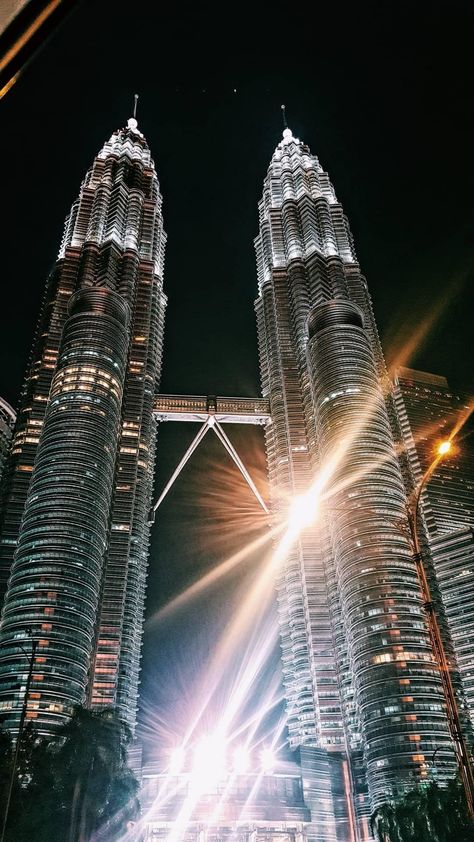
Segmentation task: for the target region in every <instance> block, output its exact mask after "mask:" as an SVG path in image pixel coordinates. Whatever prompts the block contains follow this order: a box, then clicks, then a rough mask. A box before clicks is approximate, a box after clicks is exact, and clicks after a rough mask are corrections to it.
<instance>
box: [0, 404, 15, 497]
mask: <svg viewBox="0 0 474 842" xmlns="http://www.w3.org/2000/svg"><path fill="white" fill-rule="evenodd" d="M15 418H16V413H15V410H14V409H13V408H12V407H11V406H10V404H9V403H7V401H6V400H4V399H3V398H0V506H1V493H2V492H1V489H2V477H3V471H4V468H5V464H6V461H7V457H8V452H9V450H10V442H11V438H12V432H13V427H14V425H15Z"/></svg>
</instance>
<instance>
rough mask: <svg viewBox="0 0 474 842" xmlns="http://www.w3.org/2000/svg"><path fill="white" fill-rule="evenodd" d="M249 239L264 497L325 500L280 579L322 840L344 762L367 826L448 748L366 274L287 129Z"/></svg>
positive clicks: (344, 825) (297, 726)
mask: <svg viewBox="0 0 474 842" xmlns="http://www.w3.org/2000/svg"><path fill="white" fill-rule="evenodd" d="M255 245H256V254H257V269H258V287H259V294H258V298H257V301H256V312H257V322H258V338H259V353H260V365H261V377H262V387H263V394H264V396H265V397H268V399H269V401H270V408H271V415H272V423H271V424H270V425H268V427H267V428H266V448H267V460H268V470H269V480H270V487H271V493H272V497H273V507H274V510H275V511H276V512H277V513H279V512H282V511H284V510H285V508H286V507H287V506H288V501H289V500H291V499H292V498H293V497H294V496H295V495H299V494H301V493H305V492H306V491H307V490H308V489H309V488H310V487H311V486H312V485H313V484H314V483H317V484H318V485H319V486H320V488H321V500H322V503H321V508H320V511H319V516H318V518H317V520H316V523H315V525H314V526H312V527H311V528H308V529H307V530H305V531H304V532H303V534H302V535H301V538H300V540H299V541H298V543H297V544H296V546H295V547H294V550H293V552H292V554H291V556H290V557H289V558H288V560H287V562H286V563H285V564H284V565H283V567H282V569H281V572H280V575H279V580H278V583H277V588H278V605H279V616H280V627H281V648H282V662H283V677H284V685H285V692H286V699H287V715H288V728H289V737H290V743H291V745H292V746H293V747H297V746H299V747H301V753H302V761H303V764H304V757H305V756H306V757H307V758H310V759H308V760H307V766H308V768H310V767H311V769H312V771H311V774H310V777H311V776H312V780H313V782H314V781H316V784H314V795H315V800H314V802H313V803H314V810H315V821H316V822H317V823H318V822H319V826H320V827H323V826H324V830H322V831H320V832H321V833H322V834H323V835H322V836H321V838H322V839H325V840H330V839H336V838H337V839H347V838H350V834H349V831H348V822H350V817H348V816H347V813H346V811H345V806H344V804H341V803H338V802H337V800H336V799H335V798H333V799H332V804H331V796H330V790H331V785H330V784H328V776H329V777H331V776H332V780H335V779H336V777H337V769H338V768H339V770H340V774H341V775H344V774H345V766H344V764H345V763H346V761H347V759H350V760H351V761H352V763H351V764H349V766H350V768H352V784H349V788H351V789H352V790H353V791H354V790H356V797H355V801H356V812H359V814H360V815H359V819H360V820H361V824H362V825H363V813H364V811H365V812H366V811H367V810H368V809H374V808H375V807H376V806H377V805H378V804H380V803H381V802H383V801H384V800H385V799H386V798H387V796H389V795H390V794H391V793H392V792H393V790H394V788H399V787H400V786H402V787H403V786H404V785H405V786H407V787H409V786H412V785H413V784H414V783H415V782H416V781H418V780H422V779H423V778H424V777H425V776H426V775H427V774H428V771H427V770H428V766H429V759H430V757H431V756H432V753H433V752H434V751H435V750H437V751H438V756H439V755H440V754H441V755H442V756H443V761H445V765H444V767H443V768H444V770H445V772H446V773H448V774H449V773H451V772H452V771H453V754H452V748H451V742H450V737H449V732H448V726H447V722H446V717H445V711H444V700H443V691H442V687H441V682H440V677H439V672H438V668H437V665H436V663H435V661H434V658H433V654H432V651H431V646H430V642H429V638H428V632H427V627H426V623H425V619H424V616H423V609H422V600H421V595H420V589H419V584H418V580H417V575H416V571H415V567H414V564H413V561H412V547H411V545H410V541H409V537H408V535H407V530H406V529H405V528H403V527H404V526H405V525H406V510H405V503H406V490H405V486H404V481H403V477H402V473H401V469H400V465H399V461H398V457H397V451H396V447H395V442H394V436H393V434H392V424H391V418H390V411H389V409H390V407H388V405H387V394H388V381H387V376H386V372H385V367H384V360H383V355H382V351H381V346H380V343H379V339H378V335H377V329H376V325H375V321H374V316H373V310H372V305H371V300H370V296H369V293H368V289H367V284H366V281H365V278H364V277H363V275H362V274H361V270H360V267H359V264H358V262H357V258H356V255H355V250H354V244H353V239H352V236H351V232H350V228H349V224H348V221H347V219H346V217H345V216H344V213H343V209H342V207H341V205H340V203H339V202H338V200H337V198H336V195H335V192H334V189H333V186H332V184H331V182H330V180H329V177H328V174H327V173H326V172H325V171H324V169H323V168H322V167H321V165H320V163H319V161H318V159H317V158H316V157H315V156H314V155H312V154H311V152H310V150H309V148H308V147H307V146H306V145H305V144H304V143H302V142H301V141H300V140H299V139H298V138H296V137H294V136H293V134H292V132H291V131H290V130H289V129H285V131H284V133H283V139H282V141H281V142H280V143H279V144H278V146H277V148H276V150H275V152H274V154H273V157H272V160H271V163H270V167H269V170H268V173H267V176H266V178H265V181H264V188H263V196H262V199H261V201H260V204H259V234H258V236H257V238H256V241H255ZM361 748H363V760H362V755H361ZM361 764H362V765H364V766H365V774H366V777H367V782H368V791H369V801H370V808H369V804H368V803H367V802H365V803H364V794H363V789H362V788H361V789H360V792H357V789H358V780H357V779H358V774H359V772H358V770H359V771H360V770H361ZM303 772H304V769H303ZM325 787H326V788H327V789H326V791H325V789H324V788H325ZM321 805H322V806H321Z"/></svg>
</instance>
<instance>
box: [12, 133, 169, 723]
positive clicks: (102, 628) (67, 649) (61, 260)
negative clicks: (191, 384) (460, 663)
mask: <svg viewBox="0 0 474 842" xmlns="http://www.w3.org/2000/svg"><path fill="white" fill-rule="evenodd" d="M161 205H162V199H161V195H160V190H159V184H158V179H157V175H156V171H155V167H154V164H153V161H152V159H151V156H150V150H149V148H148V146H147V143H146V141H145V138H144V137H143V135H142V133H141V132H140V131H139V129H138V126H137V122H136V120H135V119H134V118H132V119H130V120H129V121H128V125H127V127H126V128H124V129H121V130H120V131H117V132H115V133H114V134H113V135H112V137H111V138H110V140H109V141H108V142H107V143H105V145H104V147H103V148H102V150H101V151H100V152H99V154H98V155H97V157H96V158H95V160H94V162H93V165H92V167H91V168H90V170H89V171H88V173H87V175H86V177H85V179H84V182H83V184H82V186H81V190H80V194H79V197H78V198H77V200H76V201H75V202H74V204H73V205H72V208H71V212H70V214H69V216H68V217H67V219H66V223H65V228H64V235H63V240H62V243H61V248H60V251H59V256H58V260H57V262H56V264H55V266H54V268H53V271H52V272H51V274H50V276H49V278H48V282H47V286H46V292H45V296H44V300H43V305H42V310H41V315H40V320H39V324H38V329H37V332H36V337H35V340H34V345H33V351H32V355H31V361H30V364H29V368H28V372H27V375H26V379H25V383H24V386H23V391H22V397H21V403H20V409H19V413H18V420H17V424H16V428H15V434H14V440H13V443H12V450H11V458H10V462H9V467H8V475H7V477H6V501H5V506H4V511H3V522H2V532H1V544H0V553H1V555H0V571H1V588H2V591H3V594H2V595H4V602H3V611H2V621H1V632H0V644H1V646H0V709H1V710H2V712H3V715H4V720H5V721H6V724H7V726H9V727H10V728H11V729H12V730H13V731H14V730H15V727H16V726H17V724H18V719H19V715H20V707H21V703H22V700H23V695H24V689H25V687H24V685H25V679H26V674H27V672H28V663H29V657H31V656H30V652H31V643H30V640H31V639H32V638H34V639H35V640H37V642H38V645H37V649H36V654H35V660H34V664H33V665H32V681H31V686H30V693H29V698H28V699H27V718H29V719H34V720H35V722H36V724H37V726H38V728H39V730H40V731H41V732H43V733H51V732H53V731H54V729H55V728H56V727H57V725H58V724H59V723H60V722H61V721H63V720H64V718H65V717H67V716H68V714H69V713H70V710H71V706H72V705H73V704H75V703H82V704H83V703H88V704H90V705H92V706H98V705H104V704H113V705H116V706H117V707H118V709H119V711H120V713H121V715H122V717H123V719H124V720H125V721H127V722H128V723H129V724H130V725H131V726H132V727H133V726H134V723H135V717H136V708H137V695H138V684H139V657H140V647H141V634H142V620H143V608H144V592H145V580H146V570H147V555H148V532H149V528H148V525H147V523H148V512H149V508H150V500H151V492H152V483H153V468H154V450H155V434H156V431H155V423H154V418H153V414H152V407H153V398H154V395H155V392H156V390H157V386H158V381H159V376H160V368H161V354H162V339H163V324H164V312H165V306H166V298H165V295H164V293H163V264H164V249H165V242H166V236H165V233H164V230H163V221H162V213H161Z"/></svg>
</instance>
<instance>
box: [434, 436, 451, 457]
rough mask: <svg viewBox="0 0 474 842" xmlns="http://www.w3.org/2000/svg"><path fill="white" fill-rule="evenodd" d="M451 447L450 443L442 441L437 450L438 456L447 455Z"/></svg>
mask: <svg viewBox="0 0 474 842" xmlns="http://www.w3.org/2000/svg"><path fill="white" fill-rule="evenodd" d="M452 446H453V445H452V442H450V441H449V439H447V440H446V441H442V442H441V443H440V444H439V445H438V448H437V453H438V456H446V454H447V453H449V451H450V450H451V448H452Z"/></svg>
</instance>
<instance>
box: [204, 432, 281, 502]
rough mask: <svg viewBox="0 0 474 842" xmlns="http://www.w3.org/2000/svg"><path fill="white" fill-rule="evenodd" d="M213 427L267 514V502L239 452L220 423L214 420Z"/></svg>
mask: <svg viewBox="0 0 474 842" xmlns="http://www.w3.org/2000/svg"><path fill="white" fill-rule="evenodd" d="M213 428H214V432H215V434H216V436H217V437H218V439H220V441H221V442H222V444H223V445H224V447H225V449H226V450H227V453H228V454H229V456H230V457H231V458H232V459H233V460H234V462H235V464H236V465H237V467H238V469H239V471H240V473H241V474H242V476H243V478H244V479H245V480H246V481H247V484H248V486H249V488H250V489H251V490H252V491H253V493H254V494H255V497H256V498H257V500H258V502H259V503H260V505H261V507H262V509H263V511H264V512H265V514H267V515H268V514H269V511H268V508H267V504H266V503H265V501H264V499H263V497H262V495H261V494H260V492H259V490H258V488H257V486H256V485H255V483H254V481H253V479H252V477H251V476H250V474H249V472H248V471H247V468H246V467H245V465H244V463H243V462H242V460H241V458H240V456H239V454H238V453H237V451H236V449H235V447H234V445H233V444H232V442H231V441H230V439H229V437H228V436H227V434H226V433H225V432H224V430H223V429H222V427H221V425H220V424H219V422H218V421H215V422H214V425H213Z"/></svg>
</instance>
